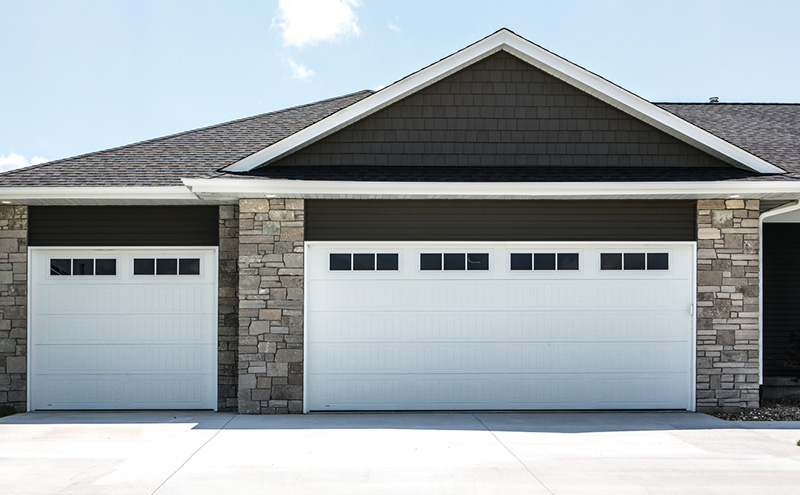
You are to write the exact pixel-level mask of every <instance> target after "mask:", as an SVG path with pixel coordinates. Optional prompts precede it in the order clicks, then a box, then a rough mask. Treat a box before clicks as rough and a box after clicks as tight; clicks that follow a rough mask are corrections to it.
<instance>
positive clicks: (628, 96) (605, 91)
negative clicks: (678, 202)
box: [224, 29, 784, 173]
mask: <svg viewBox="0 0 800 495" xmlns="http://www.w3.org/2000/svg"><path fill="white" fill-rule="evenodd" d="M500 50H506V51H508V52H509V53H511V54H513V55H515V56H517V57H519V58H521V59H522V60H524V61H526V62H528V63H529V64H531V65H533V66H534V67H536V68H538V69H541V70H543V71H544V72H547V73H548V74H550V75H552V76H554V77H556V78H558V79H561V80H562V81H564V82H566V83H568V84H571V85H573V86H575V87H577V88H578V89H580V90H582V91H585V92H586V93H589V94H591V95H592V96H594V97H596V98H598V99H600V100H602V101H604V102H606V103H608V104H610V105H612V106H614V107H616V108H618V109H620V110H621V111H623V112H625V113H628V114H629V115H631V116H633V117H635V118H638V119H640V120H642V121H644V122H646V123H648V124H650V125H653V126H654V127H656V128H658V129H660V130H662V131H664V132H666V133H668V134H670V135H672V136H673V137H675V138H677V139H680V140H681V141H684V142H686V143H688V144H690V145H692V146H695V147H697V148H699V149H701V150H703V151H705V152H707V153H709V154H711V155H712V156H715V157H717V158H719V159H721V160H723V161H725V162H727V163H730V164H732V165H738V166H741V167H744V168H747V169H750V170H753V171H755V172H760V173H783V172H784V170H782V169H780V168H779V167H776V166H775V165H772V164H771V163H769V162H767V161H765V160H763V159H761V158H759V157H757V156H755V155H753V154H751V153H748V152H747V151H745V150H743V149H741V148H739V147H737V146H734V145H733V144H731V143H729V142H727V141H725V140H723V139H721V138H719V137H717V136H715V135H714V134H711V133H710V132H707V131H705V130H703V129H701V128H699V127H697V126H695V125H694V124H690V123H689V122H687V121H685V120H683V119H681V118H680V117H678V116H676V115H674V114H672V113H670V112H668V111H666V110H664V109H662V108H660V107H658V106H656V105H654V104H652V103H650V102H648V101H647V100H645V99H643V98H640V97H639V96H636V95H635V94H633V93H631V92H629V91H627V90H625V89H623V88H621V87H619V86H617V85H616V84H613V83H611V82H609V81H607V80H606V79H603V78H602V77H600V76H598V75H597V74H594V73H592V72H589V71H588V70H586V69H584V68H582V67H580V66H578V65H575V64H573V63H572V62H569V61H568V60H566V59H563V58H561V57H559V56H558V55H555V54H554V53H552V52H549V51H547V50H545V49H544V48H542V47H540V46H538V45H536V44H534V43H531V42H530V41H528V40H526V39H524V38H522V37H520V36H518V35H516V34H514V33H512V32H511V31H508V30H507V29H502V30H500V31H498V32H496V33H494V34H492V35H491V36H488V37H487V38H484V39H482V40H480V41H478V42H477V43H474V44H472V45H470V46H468V47H466V48H464V49H462V50H460V51H458V52H456V53H454V54H452V55H450V56H448V57H446V58H444V59H442V60H440V61H438V62H436V63H434V64H433V65H430V66H428V67H426V68H424V69H422V70H420V71H418V72H415V73H414V74H411V75H410V76H408V77H406V78H404V79H401V80H399V81H397V82H395V83H394V84H391V85H390V86H387V87H386V88H384V89H382V90H380V91H378V92H377V93H374V94H372V95H371V96H368V97H366V98H364V99H363V100H360V101H358V102H356V103H354V104H352V105H350V106H348V107H345V108H344V109H342V110H339V111H338V112H336V113H334V114H332V115H330V116H328V117H326V118H324V119H322V120H320V121H318V122H316V123H315V124H312V125H310V126H308V127H306V128H305V129H303V130H301V131H299V132H297V133H295V134H292V135H291V136H288V137H286V138H284V139H283V140H281V141H278V142H277V143H274V144H272V145H270V146H268V147H266V148H264V149H262V150H260V151H257V152H256V153H253V154H252V155H250V156H248V157H245V158H243V159H242V160H239V161H238V162H236V163H233V164H231V165H229V166H228V167H226V168H225V169H224V170H225V171H227V172H249V171H250V170H253V169H254V168H257V167H259V166H261V165H263V164H265V163H268V162H270V161H272V160H275V159H277V158H280V157H282V156H285V155H287V154H289V153H292V152H293V151H295V150H297V149H299V148H301V147H303V146H306V145H308V144H311V143H313V142H315V141H318V140H320V139H322V138H324V137H325V136H328V135H330V134H332V133H333V132H336V131H338V130H339V129H342V128H344V127H346V126H348V125H350V124H352V123H354V122H356V121H358V120H361V119H363V118H365V117H367V116H369V115H371V114H373V113H375V112H377V111H378V110H381V109H383V108H385V107H387V106H389V105H391V104H392V103H394V102H396V101H398V100H400V99H401V98H404V97H406V96H408V95H410V94H412V93H415V92H417V91H419V90H421V89H423V88H425V87H427V86H430V85H431V84H434V83H435V82H437V81H439V80H441V79H443V78H445V77H447V76H449V75H450V74H453V73H454V72H456V71H458V70H460V69H462V68H464V67H466V66H468V65H471V64H473V63H475V62H477V61H479V60H481V59H483V58H486V57H488V56H490V55H492V54H494V53H496V52H498V51H500Z"/></svg>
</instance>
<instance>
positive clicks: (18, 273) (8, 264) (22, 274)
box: [0, 206, 28, 412]
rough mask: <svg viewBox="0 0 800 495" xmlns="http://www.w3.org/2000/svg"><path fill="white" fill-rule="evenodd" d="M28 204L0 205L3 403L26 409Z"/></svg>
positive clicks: (0, 399) (0, 373) (0, 384)
mask: <svg viewBox="0 0 800 495" xmlns="http://www.w3.org/2000/svg"><path fill="white" fill-rule="evenodd" d="M27 251H28V207H27V206H0V406H3V405H10V406H12V407H13V408H14V410H16V411H18V412H22V411H25V409H26V408H27V383H28V381H27V380H28V371H27V366H28V361H27V347H28V330H27V328H28V320H27V318H28V253H27Z"/></svg>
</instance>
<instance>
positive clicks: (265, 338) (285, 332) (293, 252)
mask: <svg viewBox="0 0 800 495" xmlns="http://www.w3.org/2000/svg"><path fill="white" fill-rule="evenodd" d="M304 217H305V204H304V202H303V200H302V199H242V200H240V201H239V413H242V414H259V413H287V412H289V413H300V412H302V411H303V400H302V399H303V239H304Z"/></svg>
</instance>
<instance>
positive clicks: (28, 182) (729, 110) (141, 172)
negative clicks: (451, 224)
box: [0, 91, 800, 187]
mask: <svg viewBox="0 0 800 495" xmlns="http://www.w3.org/2000/svg"><path fill="white" fill-rule="evenodd" d="M372 93H373V92H372V91H360V92H357V93H352V94H349V95H345V96H341V97H337V98H331V99H327V100H323V101H320V102H316V103H311V104H308V105H303V106H298V107H293V108H288V109H285V110H280V111H276V112H270V113H265V114H261V115H256V116H253V117H248V118H244V119H240V120H235V121H232V122H226V123H223V124H218V125H214V126H210V127H204V128H201V129H196V130H192V131H187V132H183V133H180V134H174V135H171V136H165V137H162V138H157V139H152V140H148V141H142V142H139V143H134V144H131V145H127V146H122V147H118V148H112V149H108V150H104V151H98V152H95V153H89V154H85V155H81V156H77V157H73V158H66V159H63V160H57V161H53V162H49V163H45V164H41V165H34V166H31V167H27V168H23V169H18V170H12V171H10V172H6V173H4V174H0V187H48V186H49V187H70V186H72V187H125V186H127V187H135V186H140V187H141V186H179V185H181V184H182V183H181V179H182V178H214V177H239V178H242V179H247V178H263V177H271V178H276V179H306V180H365V181H423V180H424V181H438V182H445V181H446V182H453V181H464V182H479V181H485V182H499V181H509V182H514V181H526V182H527V181H535V182H540V181H541V182H558V181H623V182H624V181H686V180H696V181H721V180H800V104H760V103H758V104H749V103H748V104H731V103H728V104H725V103H718V104H709V103H702V104H695V103H658V104H657V105H658V106H660V107H662V108H664V109H665V110H667V111H669V112H672V113H674V114H675V115H677V116H679V117H681V118H683V119H685V120H687V121H689V122H691V123H693V124H695V125H697V126H699V127H701V128H703V129H705V130H707V131H709V132H711V133H713V134H715V135H717V136H719V137H721V138H722V139H725V140H727V141H729V142H730V143H732V144H734V145H736V146H739V147H741V148H743V149H745V150H747V151H749V152H750V153H753V154H755V155H757V156H759V157H761V158H763V159H765V160H767V161H769V162H770V163H772V164H774V165H777V166H779V167H781V168H783V169H785V170H787V172H788V173H787V174H779V175H767V176H762V175H759V174H756V173H752V172H747V171H743V170H740V169H736V168H733V167H730V168H714V169H711V168H694V169H691V168H663V167H659V168H646V167H637V168H622V167H570V168H556V167H549V168H536V169H534V168H526V167H469V168H464V167H279V166H267V167H263V168H261V169H257V170H256V171H254V172H253V173H252V174H251V175H249V176H242V175H231V174H226V173H224V172H219V169H221V168H223V167H226V166H228V165H230V164H232V163H234V162H236V161H238V160H240V159H242V158H244V157H246V156H248V155H250V154H252V153H254V152H256V151H259V150H261V149H263V148H265V147H267V146H269V145H271V144H273V143H275V142H277V141H279V140H281V139H283V138H285V137H287V136H290V135H291V134H294V133H296V132H298V131H300V130H301V129H303V128H305V127H307V126H309V125H311V124H313V123H315V122H317V121H319V120H321V119H323V118H325V117H327V116H329V115H331V114H333V113H335V112H337V111H338V110H341V109H342V108H345V107H347V106H349V105H351V104H353V103H355V102H357V101H359V100H361V99H363V98H365V97H367V96H369V95H370V94H372Z"/></svg>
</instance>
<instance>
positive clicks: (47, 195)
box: [0, 186, 199, 202]
mask: <svg viewBox="0 0 800 495" xmlns="http://www.w3.org/2000/svg"><path fill="white" fill-rule="evenodd" d="M31 199H71V200H81V199H93V200H98V199H105V200H194V201H197V200H198V199H199V198H198V197H197V195H196V194H194V193H193V192H192V191H191V190H190V189H189V188H188V187H186V186H169V187H0V200H2V201H12V202H13V201H18V200H31Z"/></svg>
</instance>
